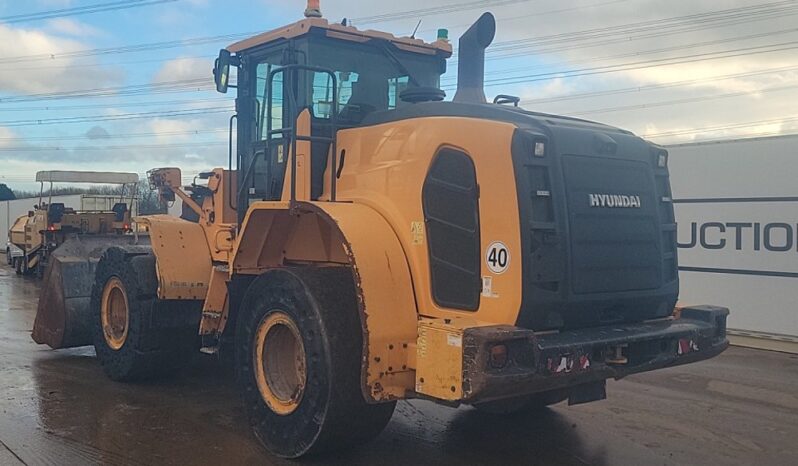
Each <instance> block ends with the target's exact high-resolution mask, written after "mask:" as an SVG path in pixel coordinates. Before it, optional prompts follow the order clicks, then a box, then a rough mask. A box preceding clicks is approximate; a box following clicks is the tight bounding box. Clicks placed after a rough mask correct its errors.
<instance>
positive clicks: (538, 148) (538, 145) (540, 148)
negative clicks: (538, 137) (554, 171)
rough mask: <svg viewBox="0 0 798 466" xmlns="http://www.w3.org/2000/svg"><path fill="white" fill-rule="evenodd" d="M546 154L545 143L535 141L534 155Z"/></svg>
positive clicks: (542, 155)
mask: <svg viewBox="0 0 798 466" xmlns="http://www.w3.org/2000/svg"><path fill="white" fill-rule="evenodd" d="M545 156H546V143H545V142H542V141H537V142H535V157H545Z"/></svg>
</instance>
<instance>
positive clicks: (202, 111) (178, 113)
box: [0, 107, 234, 128]
mask: <svg viewBox="0 0 798 466" xmlns="http://www.w3.org/2000/svg"><path fill="white" fill-rule="evenodd" d="M233 110H234V109H233V108H232V107H229V108H219V107H210V108H198V109H192V110H175V111H163V112H142V113H122V114H119V115H107V116H79V117H62V118H43V119H38V120H13V121H0V126H5V127H7V128H14V127H20V126H42V125H54V124H68V123H91V122H98V121H118V120H135V119H139V118H153V117H183V116H196V115H206V114H212V113H226V112H231V111H233Z"/></svg>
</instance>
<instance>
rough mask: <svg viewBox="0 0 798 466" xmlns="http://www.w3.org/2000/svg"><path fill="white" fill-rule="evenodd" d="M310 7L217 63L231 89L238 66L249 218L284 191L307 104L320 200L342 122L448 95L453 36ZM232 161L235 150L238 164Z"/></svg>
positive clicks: (240, 149) (244, 201) (243, 195)
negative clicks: (254, 206) (397, 28)
mask: <svg viewBox="0 0 798 466" xmlns="http://www.w3.org/2000/svg"><path fill="white" fill-rule="evenodd" d="M307 14H308V13H307V12H306V15H307ZM310 14H311V17H308V18H306V19H304V20H302V21H299V22H297V23H294V24H292V25H289V26H287V27H283V28H280V29H276V30H274V31H270V32H266V33H263V34H260V35H257V36H255V37H252V38H249V39H246V40H243V41H240V42H237V43H235V44H232V45H231V46H229V47H227V48H226V49H223V50H222V51H221V52H220V56H219V60H218V61H217V64H216V67H215V69H214V74H215V77H216V84H217V89H218V90H219V91H220V92H226V90H227V87H228V79H229V67H230V66H231V65H232V66H235V67H237V83H236V85H235V87H236V88H237V90H238V97H237V99H236V111H237V115H236V117H234V118H237V122H236V123H237V151H236V152H237V156H236V161H237V167H239V170H238V177H239V183H238V185H239V186H240V187H241V188H242V189H241V191H240V192H239V194H240V195H239V199H238V201H239V202H238V211H239V216H241V215H242V213H243V212H246V209H247V207H248V205H249V202H251V201H254V200H279V199H280V198H281V195H282V192H283V179H284V176H285V170H286V164H287V162H288V160H287V159H288V154H289V153H290V150H289V149H290V145H291V142H292V138H293V137H294V136H295V133H296V132H295V128H294V126H295V122H296V118H297V117H298V116H299V114H300V113H301V112H302V111H304V110H305V109H307V110H308V111H309V112H310V117H311V170H312V182H311V198H312V199H318V198H319V197H320V196H321V194H322V191H323V185H324V179H323V177H324V172H325V170H326V168H327V164H328V158H329V153H330V149H331V146H334V144H335V143H334V135H335V134H334V133H335V132H336V131H337V129H342V128H352V127H356V126H358V125H360V124H361V122H362V121H363V119H364V118H365V117H366V116H367V115H369V114H371V113H374V112H377V111H390V110H394V109H398V108H401V107H403V106H406V105H412V104H413V103H415V102H421V101H426V100H442V99H443V98H444V96H445V94H444V93H443V91H441V90H440V89H439V87H440V77H441V75H442V74H443V73H445V71H446V59H447V58H448V57H450V56H451V53H452V48H451V45H450V44H449V42H448V40H446V38H445V36H444V37H441V38H439V40H437V41H436V42H434V43H426V42H423V41H421V40H419V39H415V38H410V37H395V36H393V35H391V34H386V33H383V32H377V31H359V30H357V29H356V28H354V27H351V26H347V25H346V22H345V21H344V22H343V23H341V24H338V23H329V22H328V21H327V20H325V19H322V18H320V17H316V16H315V13H314V12H311V13H310ZM230 87H233V86H230ZM231 127H232V120H231ZM231 147H232V146H231ZM232 159H233V157H232V153H231V154H230V165H231V168H232ZM250 166H251V167H252V170H249V167H250Z"/></svg>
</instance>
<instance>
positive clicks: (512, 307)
mask: <svg viewBox="0 0 798 466" xmlns="http://www.w3.org/2000/svg"><path fill="white" fill-rule="evenodd" d="M494 34H495V21H494V18H493V16H492V15H490V14H487V13H486V14H485V15H483V16H482V17H481V18H480V19H479V20H478V21H477V22H476V23H475V24H474V25H473V26H472V27H471V28H470V29H469V30H468V31H467V32H466V33H465V34H464V35H463V36H462V37H461V38H460V46H459V63H458V67H459V73H458V80H459V81H458V89H457V93H456V94H455V95H454V99H453V101H444V97H445V93H444V92H443V91H442V90H440V88H439V85H440V77H441V75H442V74H443V73H444V72H445V71H446V59H447V58H449V57H450V55H451V53H452V47H451V45H450V43H449V42H448V40H447V37H446V35H447V33H446V31H444V30H441V31H440V32H439V38H438V40H437V41H435V42H432V43H427V42H423V41H421V40H419V39H415V38H410V37H395V36H393V35H390V34H387V33H383V32H377V31H361V30H358V29H356V28H354V27H351V26H347V25H346V24H345V22H344V23H342V24H338V23H331V22H328V21H327V20H325V19H323V18H321V17H320V12H319V9H318V2H313V1H311V2H310V4H309V7H308V10H307V11H306V18H305V19H303V20H301V21H299V22H297V23H294V24H291V25H288V26H285V27H282V28H279V29H277V30H274V31H271V32H267V33H263V34H260V35H257V36H254V37H252V38H249V39H246V40H243V41H241V42H237V43H235V44H232V45H231V46H229V47H227V48H226V49H223V50H222V51H221V52H220V54H219V58H218V60H217V62H216V65H215V70H214V76H215V82H216V86H217V88H218V90H219V91H221V92H226V91H227V90H228V87H235V89H236V90H237V98H236V114H235V115H234V116H233V117H232V118H231V120H230V133H231V138H230V141H231V143H230V147H231V149H230V153H229V166H228V167H227V168H226V169H222V168H217V169H214V170H212V171H210V172H207V173H203V174H201V175H200V178H202V179H204V180H205V183H204V184H194V185H192V186H190V187H188V188H181V183H180V180H181V175H180V170H178V169H177V168H163V169H156V170H152V171H151V172H150V173H149V174H148V177H149V180H150V183H151V184H152V186H153V187H154V188H156V189H158V190H159V192H160V195H161V197H162V198H163V199H165V200H174V199H176V198H180V199H181V200H182V201H183V203H184V206H185V207H186V209H185V210H186V211H187V215H184V218H175V217H169V216H149V217H141V218H138V219H136V221H137V222H138V223H139V224H143V225H146V228H147V229H148V231H149V237H148V240H147V241H145V240H144V237H143V236H142V237H141V241H140V242H139V244H131V245H127V246H113V247H109V248H106V249H105V250H104V251H103V252H102V255H101V258H100V259H99V262H98V263H97V264H96V267H95V268H94V270H92V272H93V275H92V276H91V277H89V278H87V279H86V280H85V281H87V282H93V287H92V289H91V290H90V291H88V290H84V294H83V295H82V296H81V297H80V299H81V300H82V301H80V303H81V305H85V306H87V308H88V311H87V312H86V313H83V312H76V311H75V309H74V308H77V307H79V306H78V304H76V303H77V302H78V301H76V299H77V298H76V297H75V295H74V294H73V301H72V303H73V304H72V306H73V309H72V311H68V312H63V310H62V309H58V308H57V304H58V303H55V302H53V306H51V307H48V306H40V308H39V313H40V315H41V314H47V313H56V314H58V313H60V314H62V315H63V314H67V315H69V316H74V317H81V318H82V317H87V320H86V321H85V322H84V323H85V324H86V325H89V326H90V327H91V335H90V336H86V338H83V339H73V341H71V342H70V343H69V345H66V344H64V343H63V342H55V343H56V344H55V345H52V346H55V347H59V346H71V345H83V344H85V345H88V344H93V345H94V347H95V349H96V352H97V356H98V359H99V360H100V362H101V364H102V366H103V368H104V370H105V372H106V373H107V374H108V376H109V377H111V378H112V379H114V380H136V379H140V378H144V377H152V376H153V375H155V374H157V373H165V372H170V371H171V370H172V369H174V368H178V367H179V366H180V365H181V364H183V361H184V359H183V355H184V354H185V353H186V352H187V351H191V350H197V349H199V350H201V351H203V352H205V353H217V352H220V353H221V354H224V353H225V352H228V354H231V355H232V360H233V361H234V364H235V368H236V373H237V381H238V384H239V386H240V391H241V395H242V399H243V403H244V404H245V408H246V412H247V414H248V416H249V422H250V424H251V426H252V428H253V430H254V432H255V435H256V436H257V438H258V439H259V440H260V441H261V442H262V443H263V445H264V446H265V447H266V448H267V449H268V450H269V451H270V452H272V453H273V454H275V455H278V456H282V457H290V458H296V457H300V456H303V455H307V454H314V453H320V452H323V451H328V450H331V449H338V448H345V447H347V446H352V445H357V444H359V443H362V442H365V441H368V440H369V439H371V438H373V437H375V436H377V435H378V434H379V433H380V431H381V430H382V429H383V427H384V426H385V425H386V424H387V423H388V421H389V419H390V418H391V414H392V412H393V410H394V406H395V404H396V402H397V400H403V399H409V398H423V399H427V400H433V401H436V402H439V403H442V404H446V405H451V406H457V405H460V404H469V405H474V406H476V407H477V408H478V409H484V410H486V411H493V412H511V411H519V410H530V412H532V410H533V409H535V408H539V407H541V406H545V405H548V404H552V403H557V402H561V401H564V400H568V401H569V403H570V404H577V403H585V402H590V401H595V400H600V399H603V398H605V396H606V393H605V381H606V380H607V379H611V378H614V379H618V378H621V377H625V376H627V375H630V374H634V373H638V372H643V371H650V370H654V369H659V368H664V367H669V366H674V365H679V364H686V363H692V362H696V361H700V360H703V359H707V358H710V357H713V356H715V355H717V354H719V353H720V352H722V351H723V350H724V349H725V348H726V347H727V345H728V341H727V338H726V330H725V323H726V316H727V314H728V310H727V309H724V308H720V307H713V306H697V307H683V308H677V307H676V301H677V295H678V283H679V282H678V273H677V270H678V269H677V257H676V225H675V221H674V215H673V206H672V203H671V192H670V184H669V178H668V167H667V165H668V163H667V162H668V154H667V152H666V151H665V150H664V149H663V148H661V147H658V146H656V145H653V144H651V143H649V142H646V141H644V140H643V139H641V138H639V137H637V136H635V135H634V134H632V133H630V132H628V131H624V130H620V129H617V128H613V127H610V126H606V125H603V124H599V123H594V122H590V121H584V120H579V119H575V118H568V117H562V116H555V115H547V114H540V113H535V112H530V111H526V110H523V109H521V108H520V107H518V106H517V103H518V99H517V98H514V97H512V96H500V97H499V98H497V100H496V101H494V102H493V103H488V102H486V100H485V94H484V91H483V79H484V51H485V48H486V47H487V46H488V45H489V44H490V43H491V41H492V40H493V37H494ZM233 71H234V73H233ZM231 74H233V75H234V76H236V78H237V79H235V80H234V81H235V85H233V83H231V80H230V76H231ZM233 131H235V135H236V138H235V141H236V142H235V145H234V144H233V142H232V141H233V138H232V135H233ZM189 214H190V215H189ZM144 243H148V244H144ZM88 270H89V269H88V268H86V271H88ZM51 285H54V286H56V287H57V286H58V284H57V283H51ZM67 307H69V306H67ZM84 309H85V308H84ZM69 325H72V324H71V323H69V322H67V326H69ZM531 415H532V414H531Z"/></svg>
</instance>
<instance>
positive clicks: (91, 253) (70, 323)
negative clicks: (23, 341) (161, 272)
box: [31, 235, 149, 349]
mask: <svg viewBox="0 0 798 466" xmlns="http://www.w3.org/2000/svg"><path fill="white" fill-rule="evenodd" d="M134 244H138V245H141V247H142V248H143V249H149V237H146V236H144V237H139V238H138V241H137V240H136V237H134V236H131V235H98V236H78V235H76V236H73V237H71V238H69V239H67V240H66V241H64V243H63V244H61V245H60V246H59V247H58V248H57V249H56V250H55V251H53V252H52V254H51V256H50V259H49V260H48V261H47V262H48V263H47V269H46V270H45V273H44V282H43V283H42V291H41V295H40V296H39V305H38V308H37V310H36V321H35V322H34V324H33V332H32V333H31V337H32V338H33V341H35V342H36V343H39V344H46V345H48V346H50V347H51V348H53V349H59V348H73V347H76V346H86V345H91V344H92V335H91V309H90V308H89V301H90V300H91V289H92V286H93V285H94V271H95V269H96V268H97V262H98V261H99V260H100V257H101V256H102V255H103V252H105V250H106V249H108V248H109V247H111V246H127V245H134Z"/></svg>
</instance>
